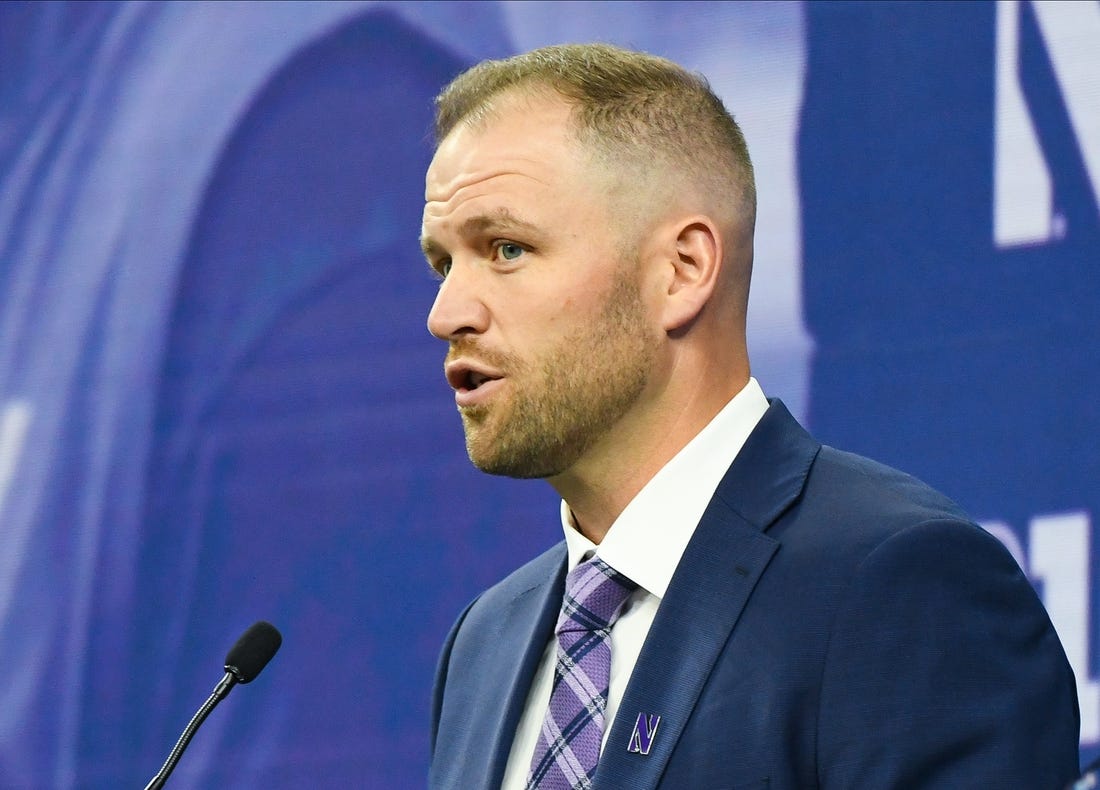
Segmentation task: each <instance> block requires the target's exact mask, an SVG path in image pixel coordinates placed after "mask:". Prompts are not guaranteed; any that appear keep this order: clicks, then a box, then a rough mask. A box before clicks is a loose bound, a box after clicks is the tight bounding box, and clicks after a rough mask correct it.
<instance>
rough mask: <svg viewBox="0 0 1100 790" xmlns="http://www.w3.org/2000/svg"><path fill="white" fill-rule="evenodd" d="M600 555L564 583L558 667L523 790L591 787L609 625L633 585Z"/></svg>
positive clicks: (599, 730)
mask: <svg viewBox="0 0 1100 790" xmlns="http://www.w3.org/2000/svg"><path fill="white" fill-rule="evenodd" d="M637 586H638V585H636V584H635V583H634V582H632V581H630V579H628V578H626V577H625V576H623V575H622V574H621V573H619V572H618V571H616V570H615V569H614V568H612V567H611V566H610V565H608V564H607V563H606V562H604V561H603V560H601V559H600V558H599V557H593V558H592V559H590V560H588V561H587V562H582V563H581V564H580V565H578V566H577V567H576V568H574V569H573V570H572V571H570V572H569V576H567V577H566V579H565V600H564V601H563V602H562V607H561V616H560V617H559V618H558V628H557V632H558V663H557V666H556V667H555V669H554V686H553V691H552V692H551V693H550V707H549V708H548V709H547V711H546V718H545V720H543V723H542V732H541V733H540V734H539V741H538V744H537V745H536V746H535V754H534V757H533V758H532V760H531V774H530V776H529V777H528V779H527V790H587V788H591V787H592V777H593V776H594V775H595V773H596V763H597V762H598V761H599V759H600V742H601V741H602V740H603V730H604V710H605V709H606V708H607V686H608V679H609V677H610V675H611V644H610V642H609V641H608V639H609V637H610V634H611V626H612V625H613V624H614V622H615V620H617V619H618V617H619V610H620V609H622V607H623V603H625V602H626V599H627V596H629V595H630V593H631V592H632V591H633V590H634V589H635V588H636V587H637Z"/></svg>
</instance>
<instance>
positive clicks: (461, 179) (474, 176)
mask: <svg viewBox="0 0 1100 790" xmlns="http://www.w3.org/2000/svg"><path fill="white" fill-rule="evenodd" d="M521 161H525V162H529V163H531V164H535V165H539V164H541V162H539V161H538V160H535V159H523V160H521ZM428 172H429V178H428V183H427V184H426V185H425V189H424V200H425V202H427V203H449V202H451V201H452V200H454V199H455V198H456V197H459V196H460V195H461V194H462V192H464V191H466V190H467V189H470V188H472V187H476V186H478V185H480V184H484V183H486V182H489V181H492V180H493V179H495V178H506V177H508V176H517V177H519V178H526V179H529V180H531V181H534V182H535V183H536V184H542V185H544V186H546V185H548V184H549V183H550V181H549V180H547V179H545V178H539V177H538V176H535V175H534V174H532V173H526V172H523V171H520V170H514V169H508V168H501V169H499V170H491V171H489V172H487V173H477V172H474V173H466V174H463V175H459V176H456V177H454V178H452V179H450V181H448V182H447V183H441V182H440V181H439V180H438V179H435V183H434V184H433V183H432V181H433V179H432V178H431V170H429V171H428ZM433 190H437V193H436V194H435V195H433V194H432V192H433Z"/></svg>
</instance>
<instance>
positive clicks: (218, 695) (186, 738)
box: [145, 672, 237, 790]
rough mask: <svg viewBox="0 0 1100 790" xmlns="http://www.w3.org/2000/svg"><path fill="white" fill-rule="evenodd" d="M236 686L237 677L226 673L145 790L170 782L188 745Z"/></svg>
mask: <svg viewBox="0 0 1100 790" xmlns="http://www.w3.org/2000/svg"><path fill="white" fill-rule="evenodd" d="M235 685H237V677H236V675H234V674H233V673H232V672H226V673H225V677H223V678H222V679H221V681H220V682H219V683H218V685H217V686H215V687H214V691H213V693H212V694H211V695H210V696H209V697H207V699H206V702H204V703H203V704H202V707H201V708H199V709H198V710H197V711H196V712H195V715H194V716H192V717H191V721H189V722H188V723H187V726H186V727H185V728H184V730H183V734H181V735H180V737H179V740H178V741H176V745H175V746H174V747H172V752H171V754H169V755H168V759H167V760H165V761H164V765H163V766H161V769H160V770H159V771H157V775H156V776H154V777H153V778H152V779H150V780H149V784H147V785H145V790H160V788H162V787H164V783H165V782H167V781H168V776H169V775H170V774H171V773H172V771H173V770H174V769H175V767H176V763H178V762H179V761H180V757H182V756H183V750H184V749H186V748H187V744H189V743H191V738H193V737H194V735H195V732H196V731H197V730H198V729H199V725H201V724H202V723H203V722H204V721H206V717H207V716H209V715H210V711H212V710H214V707H215V706H216V705H217V704H218V703H219V702H221V701H222V700H223V699H225V698H226V696H228V694H229V692H230V691H231V690H232V688H233V687H234V686H235Z"/></svg>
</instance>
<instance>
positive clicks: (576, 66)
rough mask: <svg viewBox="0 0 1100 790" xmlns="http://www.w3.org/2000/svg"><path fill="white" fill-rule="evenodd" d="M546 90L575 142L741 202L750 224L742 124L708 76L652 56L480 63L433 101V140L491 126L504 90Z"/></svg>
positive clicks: (590, 50)
mask: <svg viewBox="0 0 1100 790" xmlns="http://www.w3.org/2000/svg"><path fill="white" fill-rule="evenodd" d="M546 90H550V91H553V92H554V93H556V94H558V95H559V96H561V97H562V98H563V99H565V101H567V102H568V103H569V104H571V105H572V106H573V115H572V117H573V122H574V124H575V132H576V135H577V139H578V140H579V141H580V142H581V143H582V144H584V145H586V146H588V147H589V148H590V149H591V150H593V151H594V152H595V153H596V154H597V155H598V156H601V157H603V158H606V159H608V160H609V161H610V162H611V163H613V164H614V165H615V166H616V167H626V168H634V169H638V168H640V169H642V171H645V170H648V169H650V168H649V166H652V165H653V164H654V163H655V162H659V163H661V164H663V165H665V166H666V167H668V168H670V169H669V170H668V171H667V172H672V173H678V174H683V175H686V176H688V177H690V178H691V179H692V180H693V181H694V183H695V184H696V186H697V187H698V188H700V189H703V190H706V191H707V192H708V194H710V196H711V197H712V198H713V197H720V196H721V197H724V196H728V197H729V198H731V199H733V200H734V201H736V204H737V205H736V210H737V211H738V213H739V214H740V215H741V219H742V221H745V222H747V223H748V227H750V228H751V227H752V224H753V222H754V220H755V214H756V187H755V183H754V180H753V171H752V162H751V160H750V159H749V152H748V148H747V146H746V145H745V137H744V135H743V134H742V133H741V129H740V127H739V126H738V125H737V123H736V122H735V121H734V120H733V117H732V116H731V115H730V113H729V112H728V111H727V110H726V108H725V106H724V105H723V104H722V100H721V99H719V98H718V97H717V96H716V95H715V94H714V92H713V91H712V90H711V89H710V85H709V84H708V83H707V80H706V78H704V77H703V76H702V75H699V74H694V73H692V72H690V71H688V70H686V69H684V68H683V67H681V66H679V65H678V64H676V63H673V62H672V61H670V60H666V59H665V58H661V57H657V56H655V55H650V54H646V53H641V52H634V51H631V50H627V49H622V48H620V47H615V46H610V45H607V44H565V45H559V46H551V47H543V48H541V49H536V50H533V51H531V52H527V53H524V54H522V55H516V56H514V57H511V58H507V59H504V60H486V61H483V62H481V63H479V64H478V65H476V66H474V67H473V68H471V69H469V70H468V71H465V72H463V73H462V74H460V75H459V76H458V77H456V78H455V79H454V80H453V81H452V82H451V83H450V84H449V85H448V86H447V87H446V88H444V89H443V91H442V92H441V93H440V94H439V96H437V97H436V117H435V137H436V141H437V142H441V141H442V140H443V138H445V137H446V136H447V135H448V134H449V133H450V132H451V131H452V130H453V129H454V128H455V127H456V126H458V125H459V124H461V123H469V124H475V125H476V124H478V123H489V122H491V118H492V112H493V100H494V99H496V98H498V97H499V96H501V95H502V94H506V93H521V94H522V93H530V94H537V93H538V92H539V91H546ZM731 208H734V207H733V206H731Z"/></svg>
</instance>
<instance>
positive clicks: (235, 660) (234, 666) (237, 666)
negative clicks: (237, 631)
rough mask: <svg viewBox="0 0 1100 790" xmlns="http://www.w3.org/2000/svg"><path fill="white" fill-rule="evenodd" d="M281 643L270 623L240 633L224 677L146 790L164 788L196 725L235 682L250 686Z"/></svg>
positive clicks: (189, 724) (188, 725) (226, 663)
mask: <svg viewBox="0 0 1100 790" xmlns="http://www.w3.org/2000/svg"><path fill="white" fill-rule="evenodd" d="M282 643H283V637H282V635H281V634H280V633H279V630H278V629H277V628H276V627H275V626H273V625H272V624H271V623H265V622H264V621H263V620H260V621H259V622H257V623H254V624H253V625H252V626H251V627H250V628H249V629H248V630H247V631H245V632H244V633H243V634H241V638H240V639H238V640H237V643H236V644H235V645H233V647H231V648H229V652H228V653H227V654H226V656H225V677H223V678H222V679H221V681H220V682H219V683H218V685H217V686H215V687H214V692H213V693H212V694H211V695H210V696H209V697H208V698H207V700H206V702H204V703H203V704H202V707H201V708H199V710H198V712H197V713H195V715H194V716H192V717H191V721H190V722H188V724H187V727H186V728H184V730H183V734H182V735H180V738H179V740H178V741H176V745H175V747H173V749H172V753H171V754H169V755H168V759H167V760H165V761H164V765H163V766H161V769H160V770H159V771H158V772H157V775H156V776H154V777H153V778H152V779H150V780H149V784H147V785H145V790H159V789H160V788H162V787H164V783H165V782H167V781H168V776H169V774H171V773H172V771H173V769H175V767H176V763H178V762H179V760H180V757H181V756H182V755H183V750H184V749H186V748H187V744H189V743H190V742H191V738H192V737H193V736H194V735H195V732H196V731H197V730H198V729H199V725H200V724H202V723H203V722H204V721H206V717H207V716H209V715H210V711H212V710H214V706H215V705H217V704H218V703H219V702H221V701H222V700H223V699H225V698H226V696H228V694H229V692H230V691H231V690H232V689H233V687H234V686H235V685H237V684H238V683H251V682H252V681H253V680H255V679H256V676H257V675H259V674H260V672H261V671H263V668H264V667H266V666H267V662H268V661H270V660H271V659H272V657H273V656H274V655H275V653H276V651H278V649H279V645H281V644H282Z"/></svg>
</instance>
